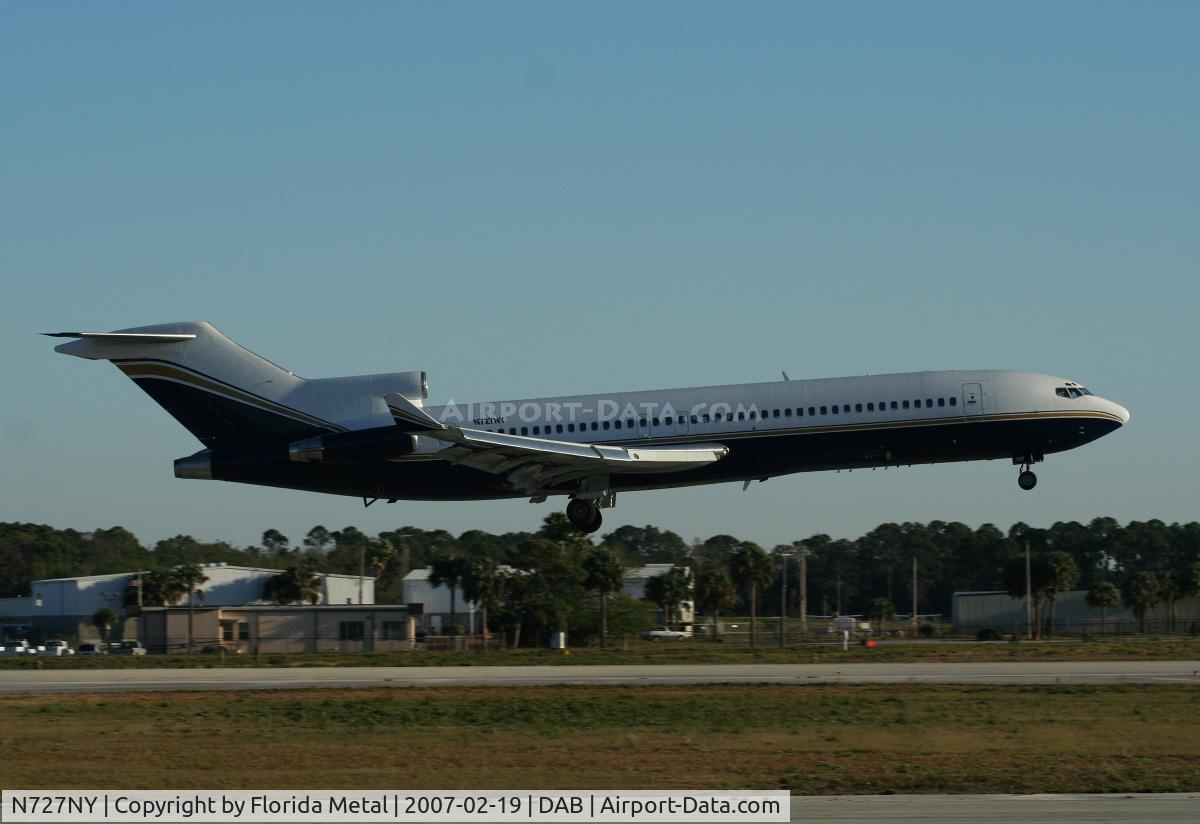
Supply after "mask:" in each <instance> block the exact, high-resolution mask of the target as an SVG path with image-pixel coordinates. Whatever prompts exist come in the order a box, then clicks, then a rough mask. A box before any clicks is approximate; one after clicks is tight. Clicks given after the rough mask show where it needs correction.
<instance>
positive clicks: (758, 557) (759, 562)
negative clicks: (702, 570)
mask: <svg viewBox="0 0 1200 824" xmlns="http://www.w3.org/2000/svg"><path fill="white" fill-rule="evenodd" d="M729 568H730V570H731V571H732V572H733V578H734V580H735V581H737V582H739V583H741V584H742V585H743V586H746V587H748V588H749V590H750V646H752V647H753V646H754V645H755V641H756V638H755V632H756V624H757V621H758V590H759V589H760V588H762V587H767V586H770V584H771V581H772V579H774V577H775V564H774V563H772V561H771V559H770V557H768V556H767V553H765V552H763V550H762V547H760V546H758V544H752V543H750V542H749V541H744V542H742V543H740V544H738V546H737V548H736V549H735V550H734V551H733V555H732V556H730V558H729Z"/></svg>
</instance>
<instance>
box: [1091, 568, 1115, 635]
mask: <svg viewBox="0 0 1200 824" xmlns="http://www.w3.org/2000/svg"><path fill="white" fill-rule="evenodd" d="M1087 602H1088V606H1089V607H1099V608H1100V634H1101V635H1107V634H1108V608H1109V607H1115V606H1117V605H1118V604H1120V603H1121V593H1120V592H1118V591H1117V586H1116V584H1114V583H1113V582H1112V581H1098V582H1096V583H1095V584H1093V585H1092V588H1091V589H1089V590H1088V594H1087Z"/></svg>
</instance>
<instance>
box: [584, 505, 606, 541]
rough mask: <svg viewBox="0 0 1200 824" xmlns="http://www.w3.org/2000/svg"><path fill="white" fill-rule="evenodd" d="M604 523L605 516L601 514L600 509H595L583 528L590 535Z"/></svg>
mask: <svg viewBox="0 0 1200 824" xmlns="http://www.w3.org/2000/svg"><path fill="white" fill-rule="evenodd" d="M602 523H604V516H603V515H601V514H600V510H599V509H594V510H592V517H591V520H589V521H588V522H587V523H586V524H584V526H583V527H582V529H583V531H584V532H585V533H587V534H589V535H590V534H591V533H593V532H595V531H596V530H598V529H600V525H601V524H602Z"/></svg>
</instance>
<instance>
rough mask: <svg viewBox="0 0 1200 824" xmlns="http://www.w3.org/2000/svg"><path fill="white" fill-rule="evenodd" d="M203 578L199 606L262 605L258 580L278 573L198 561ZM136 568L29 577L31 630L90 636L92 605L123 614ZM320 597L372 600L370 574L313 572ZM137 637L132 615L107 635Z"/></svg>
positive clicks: (94, 632)
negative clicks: (32, 579)
mask: <svg viewBox="0 0 1200 824" xmlns="http://www.w3.org/2000/svg"><path fill="white" fill-rule="evenodd" d="M201 567H202V568H203V570H204V574H205V575H206V576H207V578H208V580H207V581H205V582H204V583H202V584H201V585H200V589H201V591H202V592H203V598H202V599H198V603H202V604H203V606H205V607H226V606H242V605H247V604H250V605H264V606H265V605H266V604H267V602H265V601H263V586H264V585H265V584H266V582H267V580H268V579H270V578H271V577H272V576H274V575H278V574H279V573H280V572H281V570H278V569H260V568H256V567H241V566H229V565H228V564H223V563H216V564H201ZM139 574H140V573H139V572H137V571H134V572H121V573H115V574H111V575H86V576H81V577H78V578H49V579H45V580H41V581H34V582H33V585H32V587H31V590H32V597H30V598H27V599H22V600H24V601H27V602H29V603H28V606H27V607H26V608H27V609H28V610H29V621H30V625H31V635H33V636H34V637H41V638H53V637H57V636H61V637H65V638H72V639H95V638H98V637H99V631H98V630H97V629H96V628H95V627H94V626H93V625H92V616H93V615H94V614H95V613H96V611H97V610H100V609H104V608H106V607H107V608H108V609H111V610H112V611H113V612H115V613H117V614H118V616H121V617H122V618H124V617H125V616H124V613H125V607H124V606H123V605H124V602H125V597H126V592H127V591H129V590H130V589H131V587H136V585H137V579H138V575H139ZM318 577H319V578H320V589H321V597H320V601H319V603H321V604H326V605H331V604H354V605H357V604H359V603H360V587H361V603H362V604H367V605H369V604H374V603H375V579H374V578H363V579H361V584H360V579H359V578H358V576H356V575H324V574H322V575H318ZM138 637H139V631H138V627H137V621H136V620H124V621H122V622H121V623H119V624H118V625H117V626H116V627H114V628H113V639H114V640H120V639H121V638H129V639H134V638H138Z"/></svg>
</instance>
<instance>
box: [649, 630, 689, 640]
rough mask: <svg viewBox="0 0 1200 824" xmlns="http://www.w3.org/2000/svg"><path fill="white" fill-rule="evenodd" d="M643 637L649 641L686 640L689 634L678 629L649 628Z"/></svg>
mask: <svg viewBox="0 0 1200 824" xmlns="http://www.w3.org/2000/svg"><path fill="white" fill-rule="evenodd" d="M642 637H643V638H645V639H646V640H647V641H685V640H687V637H688V634H687V633H686V632H683V631H681V630H677V629H648V630H646V631H645V632H643V633H642Z"/></svg>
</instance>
